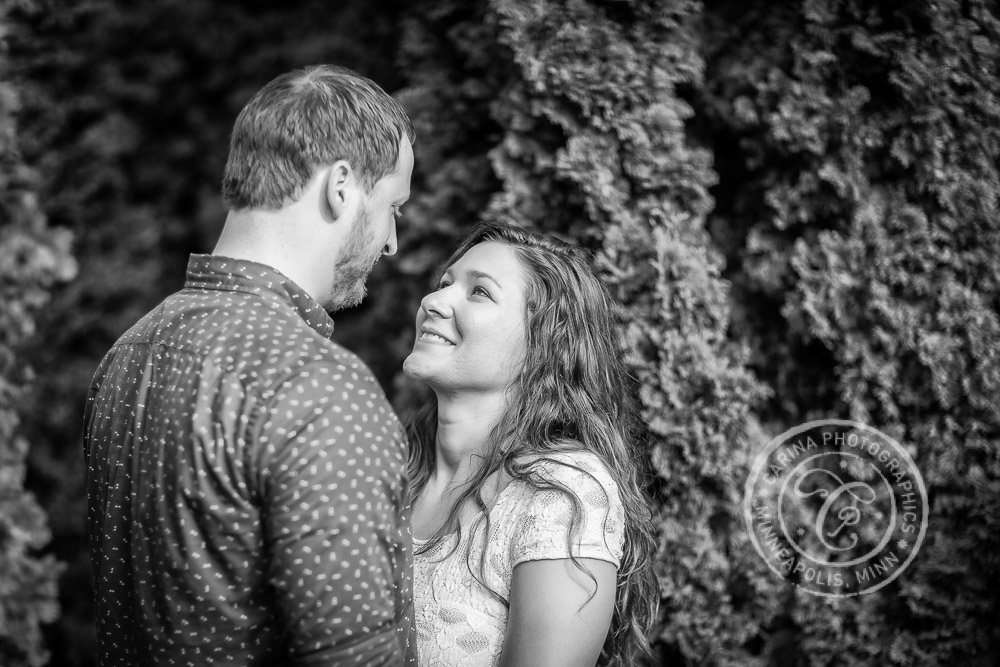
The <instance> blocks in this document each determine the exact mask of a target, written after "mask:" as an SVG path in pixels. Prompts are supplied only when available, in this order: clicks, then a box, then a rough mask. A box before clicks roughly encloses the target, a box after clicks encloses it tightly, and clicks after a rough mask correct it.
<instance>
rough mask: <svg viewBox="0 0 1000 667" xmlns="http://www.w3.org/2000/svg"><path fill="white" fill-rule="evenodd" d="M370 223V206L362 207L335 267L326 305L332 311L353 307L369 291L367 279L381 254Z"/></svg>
mask: <svg viewBox="0 0 1000 667" xmlns="http://www.w3.org/2000/svg"><path fill="white" fill-rule="evenodd" d="M370 222H371V216H370V215H369V214H368V209H367V207H365V206H362V207H361V210H360V211H358V217H357V219H356V220H355V221H354V225H353V226H352V227H351V233H350V234H349V235H348V237H347V240H346V241H344V247H343V248H342V249H341V252H340V257H339V258H338V259H337V263H336V266H335V267H334V274H333V286H332V288H331V290H330V298H329V299H328V300H327V303H325V304H324V307H325V308H326V309H327V310H329V311H331V312H333V311H337V310H343V309H345V308H353V307H354V306H357V305H358V304H360V303H361V302H362V301H363V300H364V298H365V295H366V294H367V290H366V289H365V282H366V281H367V280H368V276H369V274H371V272H372V269H373V268H375V263H376V262H377V261H378V260H379V258H380V257H381V256H382V253H381V248H372V241H371V239H370V238H369V236H370V235H371V229H370V227H371V225H370Z"/></svg>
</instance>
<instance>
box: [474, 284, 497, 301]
mask: <svg viewBox="0 0 1000 667" xmlns="http://www.w3.org/2000/svg"><path fill="white" fill-rule="evenodd" d="M472 293H473V294H478V295H479V296H485V297H486V298H487V299H489V298H492V297H490V293H489V292H487V291H486V289H485V288H483V287H475V288H474V289H473V290H472Z"/></svg>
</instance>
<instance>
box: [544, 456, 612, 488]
mask: <svg viewBox="0 0 1000 667" xmlns="http://www.w3.org/2000/svg"><path fill="white" fill-rule="evenodd" d="M526 462H527V463H528V464H529V470H532V471H533V472H536V473H538V474H539V475H541V476H543V477H546V478H550V479H551V478H555V479H556V480H558V481H564V480H566V479H570V480H575V479H578V478H580V477H589V478H591V479H593V480H594V481H596V482H597V483H599V484H600V485H601V486H606V487H611V486H616V484H615V481H614V475H612V473H611V470H610V468H609V467H608V464H607V463H605V462H604V460H603V459H602V458H601V457H600V456H598V455H597V454H595V453H594V452H590V451H587V450H585V449H578V450H574V449H568V450H560V451H556V452H548V453H545V454H536V455H533V456H532V457H531V458H529V459H527V460H526Z"/></svg>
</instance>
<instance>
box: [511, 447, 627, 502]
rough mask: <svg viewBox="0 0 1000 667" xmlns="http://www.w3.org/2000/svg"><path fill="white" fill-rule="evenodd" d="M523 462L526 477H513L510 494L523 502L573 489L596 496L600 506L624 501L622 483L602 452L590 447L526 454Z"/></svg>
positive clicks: (578, 493)
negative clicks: (617, 479)
mask: <svg viewBox="0 0 1000 667" xmlns="http://www.w3.org/2000/svg"><path fill="white" fill-rule="evenodd" d="M518 463H519V466H518V467H520V468H521V469H522V470H524V471H525V472H526V475H525V477H523V478H521V479H514V480H512V481H511V483H510V484H511V486H512V487H513V488H511V489H509V490H508V491H507V492H506V494H507V495H509V496H515V497H517V498H518V499H519V500H520V501H521V503H522V504H523V503H527V504H535V503H536V502H538V501H539V500H552V499H554V498H556V497H559V498H561V497H564V496H565V492H567V491H569V492H571V493H572V494H573V495H575V496H576V497H577V498H580V499H587V500H592V501H594V503H595V504H596V505H597V506H598V507H607V506H608V505H609V504H610V505H616V504H618V503H619V502H620V498H619V491H618V484H617V483H616V482H615V479H614V475H612V473H611V471H610V469H609V467H608V465H607V464H606V463H605V462H604V460H603V459H601V457H600V456H598V455H597V454H594V453H593V452H589V451H586V450H560V451H555V452H546V453H544V454H542V453H533V454H531V455H526V456H524V457H522V458H521V459H520V460H519V461H518Z"/></svg>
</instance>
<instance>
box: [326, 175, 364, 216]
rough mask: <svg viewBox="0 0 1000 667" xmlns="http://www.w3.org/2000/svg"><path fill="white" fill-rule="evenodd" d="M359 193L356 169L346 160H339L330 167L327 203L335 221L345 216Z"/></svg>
mask: <svg viewBox="0 0 1000 667" xmlns="http://www.w3.org/2000/svg"><path fill="white" fill-rule="evenodd" d="M356 191H357V178H356V176H355V174H354V169H352V168H351V164H350V163H349V162H347V161H346V160H337V161H336V162H334V163H333V165H332V166H330V169H329V172H328V173H327V178H326V201H327V204H328V205H329V207H330V213H331V214H332V216H333V219H334V220H338V219H340V218H341V217H343V216H344V214H345V213H346V211H347V210H348V209H350V207H351V204H352V203H353V202H352V199H353V198H354V196H355V193H356Z"/></svg>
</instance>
